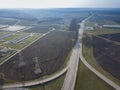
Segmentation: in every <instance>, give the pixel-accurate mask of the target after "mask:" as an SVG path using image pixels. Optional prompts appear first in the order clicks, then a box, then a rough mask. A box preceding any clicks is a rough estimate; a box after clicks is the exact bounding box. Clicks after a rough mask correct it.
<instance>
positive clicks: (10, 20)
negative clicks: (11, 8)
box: [0, 17, 17, 25]
mask: <svg viewBox="0 0 120 90" xmlns="http://www.w3.org/2000/svg"><path fill="white" fill-rule="evenodd" d="M16 22H17V20H16V19H13V18H2V17H0V24H1V25H14V24H15V23H16Z"/></svg>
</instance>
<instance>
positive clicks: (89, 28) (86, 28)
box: [85, 27, 94, 30]
mask: <svg viewBox="0 0 120 90" xmlns="http://www.w3.org/2000/svg"><path fill="white" fill-rule="evenodd" d="M85 30H94V28H93V27H85Z"/></svg>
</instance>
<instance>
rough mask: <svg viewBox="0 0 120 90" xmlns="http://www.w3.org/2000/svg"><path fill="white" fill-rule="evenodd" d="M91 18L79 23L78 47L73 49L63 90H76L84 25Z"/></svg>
mask: <svg viewBox="0 0 120 90" xmlns="http://www.w3.org/2000/svg"><path fill="white" fill-rule="evenodd" d="M90 17H92V15H91V16H89V17H88V18H86V19H84V20H83V21H82V22H81V23H79V25H80V28H79V32H78V38H77V42H76V45H75V46H74V48H73V51H72V55H71V57H70V61H69V64H68V67H69V68H68V71H67V74H66V77H65V80H64V83H63V86H62V88H61V90H74V87H75V82H76V76H77V70H78V65H79V53H80V43H81V39H82V34H83V30H84V23H85V21H86V20H87V19H89V18H90Z"/></svg>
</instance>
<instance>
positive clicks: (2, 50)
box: [0, 47, 10, 53]
mask: <svg viewBox="0 0 120 90" xmlns="http://www.w3.org/2000/svg"><path fill="white" fill-rule="evenodd" d="M9 51H10V49H9V48H7V47H4V48H3V49H1V50H0V53H7V52H9Z"/></svg>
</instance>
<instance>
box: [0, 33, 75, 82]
mask: <svg viewBox="0 0 120 90" xmlns="http://www.w3.org/2000/svg"><path fill="white" fill-rule="evenodd" d="M61 35H62V37H61ZM75 41H76V32H60V31H53V32H51V33H50V34H48V35H47V36H45V37H43V38H41V39H39V40H38V41H36V42H35V43H33V44H32V45H31V46H29V47H27V48H26V49H24V50H23V51H22V52H21V54H22V57H23V61H24V62H25V65H24V66H22V67H21V66H19V54H16V55H15V56H13V57H12V58H11V59H10V60H9V61H7V62H6V63H4V64H3V65H1V66H0V72H1V73H3V74H4V78H6V79H11V80H17V81H21V80H32V79H36V78H39V77H41V76H43V75H49V74H52V73H54V72H55V71H57V70H58V69H59V68H60V66H61V65H62V64H63V62H64V60H65V58H66V56H67V54H68V52H69V51H70V50H71V48H72V47H73V45H74V44H75ZM28 53H29V54H28ZM35 57H38V58H39V61H38V62H39V65H40V68H41V71H42V73H39V74H35V73H34V70H35V61H34V58H35ZM8 64H9V65H8ZM8 71H9V72H11V74H10V73H8ZM22 76H24V78H22Z"/></svg>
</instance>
